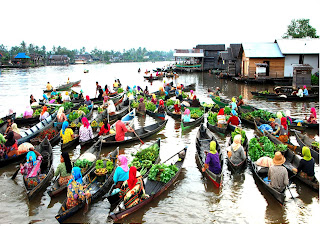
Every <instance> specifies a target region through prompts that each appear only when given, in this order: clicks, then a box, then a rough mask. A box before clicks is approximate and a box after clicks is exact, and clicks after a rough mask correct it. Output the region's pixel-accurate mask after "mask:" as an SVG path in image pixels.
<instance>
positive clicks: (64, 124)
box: [61, 121, 69, 135]
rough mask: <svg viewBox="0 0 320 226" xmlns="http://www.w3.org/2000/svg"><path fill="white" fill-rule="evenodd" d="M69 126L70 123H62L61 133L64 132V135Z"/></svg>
mask: <svg viewBox="0 0 320 226" xmlns="http://www.w3.org/2000/svg"><path fill="white" fill-rule="evenodd" d="M68 126H69V122H68V121H64V122H63V123H62V129H61V131H62V134H63V135H64V133H65V132H66V128H67V127H68Z"/></svg>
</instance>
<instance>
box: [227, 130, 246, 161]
mask: <svg viewBox="0 0 320 226" xmlns="http://www.w3.org/2000/svg"><path fill="white" fill-rule="evenodd" d="M228 157H229V159H230V161H231V162H232V163H233V164H235V165H237V164H239V163H241V162H243V161H244V160H245V159H246V152H245V151H244V149H243V147H242V145H241V135H240V134H238V135H235V136H234V138H233V143H232V144H231V146H230V147H229V149H228Z"/></svg>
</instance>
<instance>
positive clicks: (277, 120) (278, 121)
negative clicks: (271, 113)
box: [274, 111, 283, 129]
mask: <svg viewBox="0 0 320 226" xmlns="http://www.w3.org/2000/svg"><path fill="white" fill-rule="evenodd" d="M276 116H277V118H275V120H274V122H275V124H276V129H278V128H279V126H280V125H281V118H282V117H283V115H282V113H281V112H280V111H278V112H277V114H276Z"/></svg>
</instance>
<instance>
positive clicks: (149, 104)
mask: <svg viewBox="0 0 320 226" xmlns="http://www.w3.org/2000/svg"><path fill="white" fill-rule="evenodd" d="M146 109H147V110H149V111H152V112H153V111H155V110H156V109H157V107H156V105H155V104H154V103H151V102H147V104H146Z"/></svg>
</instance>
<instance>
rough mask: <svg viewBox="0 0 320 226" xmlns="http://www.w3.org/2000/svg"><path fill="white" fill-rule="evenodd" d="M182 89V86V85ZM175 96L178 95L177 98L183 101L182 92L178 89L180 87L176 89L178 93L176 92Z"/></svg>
mask: <svg viewBox="0 0 320 226" xmlns="http://www.w3.org/2000/svg"><path fill="white" fill-rule="evenodd" d="M180 87H181V85H180ZM175 94H176V98H177V99H178V100H180V101H182V99H183V98H182V91H181V90H180V89H178V87H177V88H176V91H175Z"/></svg>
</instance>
